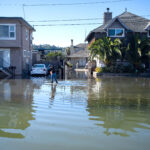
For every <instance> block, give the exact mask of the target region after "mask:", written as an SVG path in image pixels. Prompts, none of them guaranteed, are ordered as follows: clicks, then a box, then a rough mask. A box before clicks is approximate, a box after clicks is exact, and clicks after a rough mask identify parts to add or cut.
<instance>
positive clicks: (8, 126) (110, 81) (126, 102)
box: [0, 77, 150, 150]
mask: <svg viewBox="0 0 150 150" xmlns="http://www.w3.org/2000/svg"><path fill="white" fill-rule="evenodd" d="M149 139H150V79H149V78H126V77H103V78H100V79H96V80H94V79H82V80H81V79H80V80H77V79H74V80H71V79H70V80H59V84H57V85H55V84H54V85H52V84H51V83H50V80H49V79H46V78H44V77H38V78H36V77H35V78H34V77H33V78H31V79H10V80H1V82H0V150H60V149H61V150H148V149H149V147H150V142H149Z"/></svg>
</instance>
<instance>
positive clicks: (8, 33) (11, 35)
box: [0, 24, 16, 40]
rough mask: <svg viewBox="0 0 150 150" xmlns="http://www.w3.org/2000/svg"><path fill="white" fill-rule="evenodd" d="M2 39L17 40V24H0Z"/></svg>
mask: <svg viewBox="0 0 150 150" xmlns="http://www.w3.org/2000/svg"><path fill="white" fill-rule="evenodd" d="M0 39H1V40H15V39H16V25H11V24H8V25H7V24H0Z"/></svg>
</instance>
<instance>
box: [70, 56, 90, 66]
mask: <svg viewBox="0 0 150 150" xmlns="http://www.w3.org/2000/svg"><path fill="white" fill-rule="evenodd" d="M70 62H71V64H72V65H73V68H78V67H79V68H80V67H85V65H86V63H87V62H88V59H87V58H71V60H70Z"/></svg>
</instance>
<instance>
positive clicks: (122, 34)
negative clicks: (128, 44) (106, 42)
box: [86, 8, 150, 45]
mask: <svg viewBox="0 0 150 150" xmlns="http://www.w3.org/2000/svg"><path fill="white" fill-rule="evenodd" d="M132 33H138V34H140V35H141V36H143V35H145V36H147V37H148V38H150V20H149V19H146V18H143V17H140V16H138V15H135V14H132V13H130V12H127V10H126V11H125V12H124V13H122V14H121V15H119V16H116V17H114V18H112V12H109V8H107V12H105V13H104V19H103V24H102V25H101V26H100V27H98V28H96V29H94V30H92V31H91V32H90V33H89V34H88V36H87V37H86V41H88V44H89V45H90V44H91V43H92V42H93V41H95V40H97V39H99V38H101V37H104V36H107V37H111V38H112V39H113V38H120V39H122V38H126V39H128V37H129V36H130V35H131V34H132Z"/></svg>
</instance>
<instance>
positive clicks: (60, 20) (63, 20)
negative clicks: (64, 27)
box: [28, 15, 150, 22]
mask: <svg viewBox="0 0 150 150" xmlns="http://www.w3.org/2000/svg"><path fill="white" fill-rule="evenodd" d="M148 16H150V15H142V16H132V17H120V19H124V20H126V19H127V20H128V19H135V20H134V21H137V20H141V21H142V19H146V18H139V17H148ZM136 18H137V19H136ZM102 19H104V18H77V19H51V20H29V21H28V22H67V21H89V20H102ZM147 20H148V19H147ZM132 21H133V20H132Z"/></svg>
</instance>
